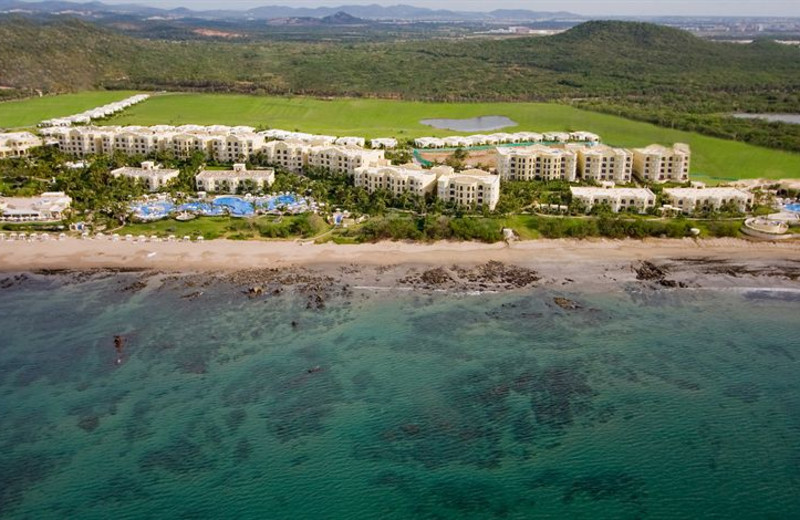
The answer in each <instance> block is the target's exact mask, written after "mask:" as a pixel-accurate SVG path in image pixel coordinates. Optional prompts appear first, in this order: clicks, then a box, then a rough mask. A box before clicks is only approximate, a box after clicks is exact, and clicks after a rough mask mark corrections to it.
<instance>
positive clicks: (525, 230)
mask: <svg viewBox="0 0 800 520" xmlns="http://www.w3.org/2000/svg"><path fill="white" fill-rule="evenodd" d="M67 159H68V158H67V157H66V156H65V155H63V154H61V153H60V152H58V151H57V150H55V149H53V148H43V149H40V150H37V151H36V152H35V153H34V156H33V157H32V158H30V159H7V160H3V161H0V193H2V194H3V195H6V196H31V195H34V194H36V193H41V192H42V191H51V190H59V191H65V192H66V193H67V194H68V195H69V196H70V197H72V198H73V209H72V214H71V216H70V219H69V220H68V222H78V221H84V222H89V223H91V224H92V226H93V228H94V229H96V230H101V229H102V230H114V231H115V232H118V233H120V234H132V235H146V236H149V235H158V236H162V237H163V236H169V235H175V236H178V237H183V236H190V237H199V236H202V237H204V238H206V239H213V238H228V239H240V240H244V239H270V238H272V239H274V238H278V239H287V238H303V239H315V240H322V241H327V240H332V241H335V242H348V243H357V242H373V241H378V240H416V241H434V240H478V241H483V242H497V241H501V240H503V239H505V238H506V237H505V235H504V232H503V229H504V228H508V229H512V230H514V232H515V233H516V234H517V235H518V236H519V237H520V238H523V239H534V238H588V237H609V238H625V237H629V238H645V237H673V238H682V237H687V236H692V232H691V230H692V228H696V229H697V230H699V231H700V236H701V237H719V236H738V233H739V231H738V230H739V228H740V227H741V223H742V219H743V216H742V215H740V214H739V213H737V212H735V211H727V212H726V211H721V212H708V211H703V212H698V213H697V214H696V215H693V217H695V218H691V219H690V218H684V217H677V218H661V217H658V216H656V215H650V216H642V215H638V214H635V213H623V214H619V215H616V214H612V213H611V212H610V210H609V209H608V208H604V207H603V206H598V207H596V208H594V209H593V210H592V212H591V213H590V214H588V215H587V214H586V213H585V209H584V208H583V207H581V206H580V204H577V203H576V202H575V201H573V200H572V197H571V194H570V191H569V184H568V183H565V182H558V181H551V182H539V181H526V182H523V181H517V182H506V183H504V184H503V185H502V188H501V197H500V202H499V203H498V205H497V208H496V209H495V211H488V209H486V208H476V207H462V206H457V205H455V204H452V203H444V202H443V201H442V200H440V199H437V198H435V197H425V198H423V197H419V196H414V195H411V194H408V193H404V194H402V195H400V196H397V197H395V196H392V194H391V193H390V192H388V191H385V190H377V191H375V192H373V193H369V192H367V191H366V190H365V189H363V188H361V187H357V186H355V185H354V184H353V179H352V178H351V177H348V176H346V175H340V174H334V173H331V172H329V171H328V170H325V169H309V170H308V171H307V172H305V174H303V175H297V174H294V173H291V172H287V171H285V170H282V169H280V168H278V170H277V172H276V176H275V182H274V184H273V185H272V187H271V190H272V191H280V192H292V193H300V194H303V195H305V196H309V197H312V198H313V199H314V200H316V201H318V202H320V203H322V204H323V207H324V208H327V209H326V210H325V211H323V212H322V214H321V215H316V214H304V215H294V216H275V215H264V216H255V217H253V218H235V217H229V216H223V217H199V218H196V219H193V220H190V221H186V222H181V221H177V220H174V219H164V220H159V221H155V222H131V220H130V213H131V203H132V202H133V201H134V200H135V199H137V198H140V197H141V196H142V195H144V194H145V189H144V187H143V186H142V185H141V184H140V183H137V182H134V181H132V180H130V179H128V178H125V177H114V176H112V175H110V173H109V172H110V171H111V169H113V168H115V167H118V166H121V165H123V164H125V163H126V162H130V161H131V158H127V157H124V156H122V155H120V154H115V155H113V156H110V157H107V156H97V157H92V158H91V159H90V161H88V164H86V165H84V166H78V167H69V166H68V165H67ZM133 159H134V160H136V161H138V160H142V159H145V157H137V158H133ZM149 159H155V160H158V161H159V162H161V163H163V164H165V165H166V166H168V167H172V168H177V169H178V170H179V171H180V174H179V176H178V178H177V179H175V181H173V182H172V183H171V184H170V185H169V186H168V188H167V191H168V192H169V193H170V194H171V195H172V196H173V197H176V198H178V199H181V198H185V197H186V196H188V195H190V194H192V193H194V186H193V185H192V179H193V177H194V175H195V174H196V173H197V171H198V170H199V169H200V168H201V167H203V166H206V167H209V166H210V167H215V166H216V165H215V164H214V163H211V164H210V165H209V164H206V163H205V161H204V159H203V157H202V155H200V154H198V155H195V156H192V157H189V158H182V159H178V158H175V157H171V156H170V155H168V154H159V155H155V156H151V157H149ZM263 165H264V163H263V157H261V156H258V155H257V156H255V157H253V158H252V161H251V163H250V166H263ZM655 189H656V191H657V190H658V188H657V187H656V188H655ZM339 210H342V211H347V212H349V213H350V214H351V216H352V217H353V218H352V219H351V220H352V222H350V223H349V224H348V225H346V226H338V227H333V226H332V220H331V218H330V216H331V213H332V212H334V211H339ZM2 227H3V228H4V229H8V230H12V229H13V230H21V229H22V228H21V227H20V225H19V224H4V225H3V226H2ZM33 227H35V225H33V224H32V225H31V228H33Z"/></svg>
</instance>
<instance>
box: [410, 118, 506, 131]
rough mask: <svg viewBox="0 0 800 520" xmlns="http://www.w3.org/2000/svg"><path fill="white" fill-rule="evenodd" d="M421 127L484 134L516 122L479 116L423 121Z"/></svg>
mask: <svg viewBox="0 0 800 520" xmlns="http://www.w3.org/2000/svg"><path fill="white" fill-rule="evenodd" d="M420 123H422V124H423V125H427V126H432V127H434V128H439V129H440V130H455V131H456V132H485V131H488V130H499V129H501V128H506V127H507V126H516V125H517V122H516V121H514V120H513V119H509V118H507V117H505V116H479V117H472V118H469V119H423V120H422V121H420Z"/></svg>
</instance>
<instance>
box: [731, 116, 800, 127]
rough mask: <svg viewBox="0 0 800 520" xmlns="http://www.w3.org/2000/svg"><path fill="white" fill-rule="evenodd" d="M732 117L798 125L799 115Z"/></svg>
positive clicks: (799, 123)
mask: <svg viewBox="0 0 800 520" xmlns="http://www.w3.org/2000/svg"><path fill="white" fill-rule="evenodd" d="M733 117H736V118H739V119H764V120H766V121H770V122H780V123H791V124H793V125H800V114H733Z"/></svg>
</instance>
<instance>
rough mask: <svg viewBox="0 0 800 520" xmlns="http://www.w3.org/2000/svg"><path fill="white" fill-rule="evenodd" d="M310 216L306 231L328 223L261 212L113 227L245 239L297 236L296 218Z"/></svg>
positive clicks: (180, 235)
mask: <svg viewBox="0 0 800 520" xmlns="http://www.w3.org/2000/svg"><path fill="white" fill-rule="evenodd" d="M309 219H311V221H312V224H311V226H310V227H309V228H307V229H308V231H309V233H308V234H309V235H312V236H313V235H317V234H320V233H322V232H324V231H326V230H328V229H330V227H329V226H328V225H327V224H325V223H324V222H323V221H322V219H320V218H319V217H313V216H311V217H309V216H307V215H299V216H284V217H274V216H261V217H256V218H235V217H198V218H196V219H194V220H189V221H186V222H181V221H178V220H175V219H171V218H170V219H164V220H157V221H155V222H138V223H129V224H127V225H126V226H125V227H123V228H122V229H119V230H117V231H116V233H119V234H120V235H123V236H124V235H126V234H131V235H134V236H138V235H145V236H148V237H149V236H151V235H156V236H159V237H162V238H163V237H167V236H169V235H175V236H176V237H177V238H183V237H184V236H187V235H188V236H190V237H192V238H196V237H198V236H202V237H203V238H205V239H214V238H229V239H247V240H252V239H256V238H299V237H302V236H304V235H303V233H299V232H298V231H297V230H296V229H294V228H293V225H296V224H297V223H298V222H301V221H304V220H309Z"/></svg>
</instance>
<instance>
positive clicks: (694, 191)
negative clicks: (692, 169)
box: [664, 183, 753, 214]
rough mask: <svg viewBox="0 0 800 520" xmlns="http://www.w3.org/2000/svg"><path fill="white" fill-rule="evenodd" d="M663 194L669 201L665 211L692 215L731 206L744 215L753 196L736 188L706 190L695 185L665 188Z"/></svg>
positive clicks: (751, 202)
mask: <svg viewBox="0 0 800 520" xmlns="http://www.w3.org/2000/svg"><path fill="white" fill-rule="evenodd" d="M664 194H665V195H666V196H667V198H668V199H669V206H665V209H676V210H678V211H680V212H682V213H687V214H688V213H692V212H694V211H697V210H702V209H713V210H718V209H720V208H721V207H722V206H725V205H728V204H732V205H733V206H734V207H735V208H736V209H737V210H738V211H741V212H742V213H744V212H745V211H746V210H747V208H749V207H751V206H752V205H753V194H752V193H750V192H748V191H744V190H740V189H738V188H727V187H719V188H706V187H705V186H704V185H703V184H702V183H697V184H695V185H694V186H692V187H691V188H666V189H665V190H664Z"/></svg>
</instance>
